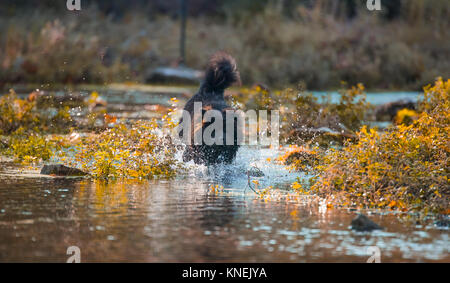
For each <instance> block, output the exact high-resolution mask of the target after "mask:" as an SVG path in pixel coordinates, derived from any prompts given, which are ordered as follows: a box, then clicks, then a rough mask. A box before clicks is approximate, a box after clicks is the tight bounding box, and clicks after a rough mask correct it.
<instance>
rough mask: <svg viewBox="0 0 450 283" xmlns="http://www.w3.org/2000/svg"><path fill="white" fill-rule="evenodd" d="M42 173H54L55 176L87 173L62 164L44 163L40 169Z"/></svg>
mask: <svg viewBox="0 0 450 283" xmlns="http://www.w3.org/2000/svg"><path fill="white" fill-rule="evenodd" d="M41 174H42V175H56V176H85V175H88V174H87V173H85V172H83V171H81V170H79V169H77V168H71V167H67V166H64V165H62V164H52V165H44V167H42V169H41Z"/></svg>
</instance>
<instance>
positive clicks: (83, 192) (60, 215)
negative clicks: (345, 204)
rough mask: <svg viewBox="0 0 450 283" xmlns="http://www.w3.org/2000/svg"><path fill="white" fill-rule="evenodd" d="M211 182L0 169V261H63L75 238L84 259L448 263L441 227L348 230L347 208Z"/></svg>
mask: <svg viewBox="0 0 450 283" xmlns="http://www.w3.org/2000/svg"><path fill="white" fill-rule="evenodd" d="M210 185H211V183H210V182H209V181H205V180H198V179H195V178H184V179H178V180H174V181H145V182H135V181H128V182H109V183H105V182H92V181H89V180H84V179H58V178H18V177H17V176H15V177H8V176H2V180H1V182H0V261H2V262H4V261H31V262H37V261H54V262H65V260H66V259H67V256H66V249H67V247H69V246H72V245H76V246H78V247H80V249H81V260H82V261H84V262H87V261H91V262H97V261H131V262H204V261H245V262H322V261H332V262H334V261H338V262H342V261H355V262H365V261H366V260H367V258H368V255H367V247H368V246H374V245H376V246H378V247H380V249H381V253H382V254H381V255H382V261H384V262H389V261H413V262H415V261H444V262H448V261H449V260H450V256H449V243H450V239H449V237H448V230H439V229H437V228H436V227H432V226H429V227H428V226H424V227H416V226H412V225H407V224H405V223H402V222H400V221H399V219H398V218H397V217H396V216H394V215H375V216H372V217H373V218H374V220H375V221H377V222H378V223H379V224H380V225H382V226H384V227H386V229H385V230H384V231H378V232H374V233H371V234H363V233H355V232H352V231H351V230H349V228H348V226H349V224H350V221H351V219H352V217H353V216H354V213H353V212H346V211H338V210H326V211H320V210H319V208H318V207H317V206H314V205H310V204H308V203H305V204H302V203H294V202H292V203H291V202H286V201H268V202H264V201H261V200H259V199H255V198H254V196H252V195H251V193H250V192H248V191H247V193H246V194H244V191H243V189H242V188H239V189H236V188H233V187H232V186H228V187H226V188H225V189H224V190H225V193H224V194H212V193H211V191H210Z"/></svg>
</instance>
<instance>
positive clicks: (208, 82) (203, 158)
mask: <svg viewBox="0 0 450 283" xmlns="http://www.w3.org/2000/svg"><path fill="white" fill-rule="evenodd" d="M236 82H240V75H239V72H238V70H237V66H236V61H235V60H234V58H233V57H231V56H230V55H229V54H227V53H224V52H218V53H216V54H214V55H213V56H212V57H211V58H210V60H209V62H208V66H207V68H206V71H205V79H204V81H203V82H202V84H201V85H200V89H199V90H198V92H197V93H196V94H195V95H194V96H192V97H191V99H189V101H188V102H187V103H186V105H185V106H184V110H186V111H187V112H188V113H189V114H190V117H194V103H195V102H201V105H202V117H203V115H204V114H205V112H206V111H208V110H217V111H219V112H220V113H221V114H222V118H221V119H222V121H221V122H222V123H223V133H220V134H222V137H223V143H222V144H212V145H207V144H205V142H204V141H203V139H202V141H201V143H200V144H199V143H197V144H195V143H194V136H195V135H196V134H198V133H197V131H201V136H202V137H203V132H204V130H205V129H206V128H207V127H208V126H209V125H211V124H212V123H214V122H215V118H212V119H211V121H209V122H205V121H204V120H202V121H201V124H200V126H201V127H195V125H194V119H193V118H191V121H192V122H191V142H190V144H188V145H187V146H186V149H185V151H184V153H183V161H184V162H188V161H190V160H194V162H195V163H196V164H206V165H211V164H217V163H231V162H232V161H233V160H234V158H235V157H236V152H237V151H238V148H239V145H238V142H237V131H238V129H237V128H238V127H237V124H236V121H234V127H233V129H227V127H226V123H225V117H226V111H227V110H233V109H232V108H231V107H230V106H229V105H228V104H227V103H226V101H225V99H224V91H225V89H226V88H228V87H230V86H231V85H232V84H234V83H236ZM180 123H182V120H180ZM227 131H234V135H233V136H234V140H233V143H230V142H228V143H227V142H226V140H225V137H226V136H227ZM217 134H219V133H213V135H217ZM182 135H183V133H182V132H180V137H182ZM220 139H221V138H220Z"/></svg>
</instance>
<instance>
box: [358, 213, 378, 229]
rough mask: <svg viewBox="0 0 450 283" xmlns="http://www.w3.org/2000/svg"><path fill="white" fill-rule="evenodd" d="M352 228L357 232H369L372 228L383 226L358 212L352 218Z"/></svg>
mask: <svg viewBox="0 0 450 283" xmlns="http://www.w3.org/2000/svg"><path fill="white" fill-rule="evenodd" d="M352 229H353V230H356V231H358V232H370V231H372V230H381V229H383V227H381V226H379V225H378V224H376V223H375V222H373V221H372V220H370V219H369V218H368V217H367V216H365V215H364V214H359V215H358V216H356V218H355V219H353V220H352Z"/></svg>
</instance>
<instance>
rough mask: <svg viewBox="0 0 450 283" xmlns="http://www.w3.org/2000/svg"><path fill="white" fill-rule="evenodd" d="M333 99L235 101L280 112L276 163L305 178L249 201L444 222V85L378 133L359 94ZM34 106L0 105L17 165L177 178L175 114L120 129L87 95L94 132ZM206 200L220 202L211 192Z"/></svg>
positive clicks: (255, 97) (261, 191)
mask: <svg viewBox="0 0 450 283" xmlns="http://www.w3.org/2000/svg"><path fill="white" fill-rule="evenodd" d="M340 93H341V97H340V100H338V101H336V102H332V101H331V99H330V98H329V97H328V98H327V97H325V99H323V100H320V101H319V100H318V99H317V98H316V97H314V96H313V95H311V94H309V93H307V92H306V91H304V90H303V89H301V88H300V90H299V91H295V90H293V89H287V90H284V91H274V92H272V91H270V90H268V89H267V88H264V87H262V86H255V87H253V88H250V89H242V90H241V91H240V94H239V95H237V96H236V97H235V98H234V103H236V104H238V106H239V107H241V108H242V109H244V110H245V109H249V108H257V109H258V108H259V109H272V110H273V109H279V110H281V118H282V128H281V134H282V136H283V137H284V138H285V139H284V143H290V144H293V145H291V146H290V147H287V150H286V153H285V154H284V155H281V156H280V157H279V158H278V159H276V160H274V162H279V163H283V164H288V165H289V169H290V170H297V171H304V172H306V173H307V174H308V175H309V176H311V177H310V178H305V179H301V180H298V181H297V182H295V183H293V184H292V186H291V187H292V189H293V192H291V193H289V194H287V195H286V194H284V193H280V191H279V190H278V189H277V188H273V187H267V188H262V187H261V188H260V187H259V186H260V185H259V183H258V181H257V180H252V181H249V186H250V188H251V189H252V191H253V193H255V194H256V197H257V198H259V199H262V200H264V201H267V200H269V199H286V200H295V199H297V200H298V197H299V196H301V195H310V196H318V197H321V198H322V199H325V200H326V203H327V205H328V204H329V205H330V206H345V207H356V208H389V209H395V210H402V211H422V212H439V213H448V212H449V207H448V204H449V200H450V199H449V198H450V193H449V192H450V190H449V188H450V184H449V169H448V168H449V166H448V164H449V162H450V160H449V151H450V149H449V148H450V147H449V140H450V139H449V136H448V135H449V134H448V133H449V132H450V114H449V113H450V104H449V103H450V97H449V95H450V81H445V80H443V79H438V80H437V81H436V83H435V85H434V86H431V85H430V86H427V87H425V88H424V98H423V100H422V101H420V103H419V105H418V107H417V112H416V111H412V110H408V109H403V110H400V111H399V112H398V113H397V116H396V117H395V119H394V124H393V125H392V126H391V127H389V128H388V129H386V130H384V131H379V130H378V129H376V128H370V127H369V126H368V125H366V124H365V121H367V120H368V119H370V118H371V116H372V115H371V110H372V108H371V106H370V105H369V104H368V103H367V102H366V100H365V93H364V87H363V86H362V85H361V84H358V85H356V86H353V87H349V88H343V89H342V90H341V91H340ZM40 99H41V98H40V97H39V96H38V95H37V94H36V93H35V92H33V93H32V94H30V95H29V96H28V97H27V98H24V99H21V98H19V97H18V96H17V95H16V94H15V93H14V92H13V91H11V92H10V93H9V94H6V95H3V96H2V97H1V98H0V112H1V113H0V114H1V115H0V131H1V136H0V154H2V155H7V156H11V157H12V158H14V159H15V160H16V161H18V162H21V163H23V164H35V165H41V164H43V162H50V161H51V162H54V161H56V162H60V163H63V164H66V165H68V166H71V167H76V168H79V169H81V170H83V171H85V172H87V173H88V174H89V176H90V177H91V178H96V179H105V180H111V179H153V178H173V177H175V176H177V174H180V173H182V172H183V171H184V166H183V164H182V163H181V162H180V161H179V158H177V153H178V152H179V149H180V148H178V146H177V145H176V144H174V142H173V141H172V139H171V138H170V135H169V134H168V130H169V129H171V128H173V127H174V125H175V123H174V121H173V120H172V116H171V115H172V114H171V113H173V112H169V113H167V115H164V116H163V117H162V118H161V119H159V120H152V121H125V120H119V119H117V118H116V117H114V116H112V115H109V114H107V113H106V112H105V109H104V108H102V109H100V110H96V105H98V104H99V103H100V102H99V101H101V99H100V98H99V95H98V93H96V92H93V93H92V94H91V95H90V96H89V97H87V98H86V99H85V100H83V102H82V103H81V104H80V106H79V107H82V109H86V110H87V111H86V112H85V113H87V119H88V120H92V121H91V122H89V123H92V124H95V123H97V122H98V119H101V120H102V123H101V124H102V125H101V126H97V127H94V128H91V127H86V125H82V124H79V123H78V124H77V123H75V122H74V121H73V120H72V117H71V115H70V114H69V107H68V106H67V105H64V103H63V104H59V103H57V104H58V105H59V106H55V105H54V104H52V103H50V104H45V103H41V102H39V101H40ZM175 101H176V99H173V100H172V101H171V102H172V103H173V102H175ZM71 103H72V102H71ZM169 110H170V109H169ZM172 110H173V109H172ZM89 117H91V118H89ZM89 123H88V124H89ZM69 126H71V127H69ZM317 130H319V131H317ZM330 137H334V138H332V139H331V138H330ZM210 192H211V193H212V194H226V191H225V190H224V189H223V187H218V186H215V187H211V189H210Z"/></svg>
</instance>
